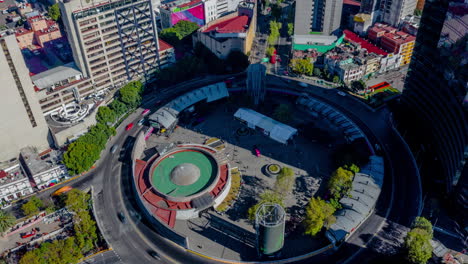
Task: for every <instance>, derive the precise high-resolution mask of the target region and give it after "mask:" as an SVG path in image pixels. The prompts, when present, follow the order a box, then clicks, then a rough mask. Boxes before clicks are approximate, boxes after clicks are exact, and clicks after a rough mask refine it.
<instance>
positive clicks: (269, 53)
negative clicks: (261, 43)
mask: <svg viewBox="0 0 468 264" xmlns="http://www.w3.org/2000/svg"><path fill="white" fill-rule="evenodd" d="M275 52H276V49H275V47H273V46H270V47H268V48H267V50H266V54H267V56H268V57H271V56H273V54H275Z"/></svg>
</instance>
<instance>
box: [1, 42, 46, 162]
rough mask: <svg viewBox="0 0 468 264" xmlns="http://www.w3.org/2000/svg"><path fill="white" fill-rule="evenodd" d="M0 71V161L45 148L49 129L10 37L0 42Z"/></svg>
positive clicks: (26, 69)
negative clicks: (29, 149) (22, 152)
mask: <svg viewBox="0 0 468 264" xmlns="http://www.w3.org/2000/svg"><path fill="white" fill-rule="evenodd" d="M0 72H1V73H2V74H1V75H0V82H1V83H2V85H1V86H0V94H1V95H2V96H1V97H0V100H1V105H2V111H0V149H1V151H0V161H4V160H8V159H11V158H13V157H16V156H17V155H18V153H19V151H20V149H22V148H24V147H27V146H35V147H37V149H38V150H39V151H42V150H45V149H48V148H49V142H48V134H49V129H48V127H47V124H46V122H45V119H44V116H43V113H42V111H41V109H40V107H39V104H38V99H37V97H36V94H35V92H34V87H33V85H32V83H31V79H30V77H29V70H28V68H27V67H26V65H25V63H24V59H23V56H22V54H21V50H20V49H19V47H18V44H17V42H16V38H15V36H14V35H9V36H6V37H4V38H1V39H0Z"/></svg>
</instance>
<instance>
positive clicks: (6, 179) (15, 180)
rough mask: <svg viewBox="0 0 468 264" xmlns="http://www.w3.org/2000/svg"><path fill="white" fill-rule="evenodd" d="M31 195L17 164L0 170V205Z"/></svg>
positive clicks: (29, 185)
mask: <svg viewBox="0 0 468 264" xmlns="http://www.w3.org/2000/svg"><path fill="white" fill-rule="evenodd" d="M31 193H33V188H32V187H31V184H30V183H29V178H28V176H26V174H25V173H24V172H23V169H22V168H21V166H20V164H19V163H16V164H14V165H12V166H10V167H8V168H5V169H3V170H0V203H1V204H2V205H4V204H5V203H8V202H11V201H13V200H16V199H19V198H21V197H23V196H25V195H28V194H31Z"/></svg>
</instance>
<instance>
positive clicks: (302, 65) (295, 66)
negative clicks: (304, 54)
mask: <svg viewBox="0 0 468 264" xmlns="http://www.w3.org/2000/svg"><path fill="white" fill-rule="evenodd" d="M290 67H291V68H292V70H293V71H294V72H295V73H297V74H301V75H308V76H312V73H313V70H314V65H313V64H312V63H311V62H310V60H308V59H292V60H291V63H290Z"/></svg>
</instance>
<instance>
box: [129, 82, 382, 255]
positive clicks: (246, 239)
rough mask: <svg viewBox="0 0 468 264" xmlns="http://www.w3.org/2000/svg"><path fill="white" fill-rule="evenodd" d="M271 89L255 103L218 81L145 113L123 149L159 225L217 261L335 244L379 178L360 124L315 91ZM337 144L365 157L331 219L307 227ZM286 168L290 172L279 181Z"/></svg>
mask: <svg viewBox="0 0 468 264" xmlns="http://www.w3.org/2000/svg"><path fill="white" fill-rule="evenodd" d="M272 93H275V96H266V98H267V99H265V101H264V102H263V103H262V105H260V106H258V107H254V106H252V105H249V102H248V100H246V99H245V92H243V91H242V90H237V91H236V90H235V89H229V90H228V89H227V88H226V86H225V84H224V83H218V84H214V85H210V86H207V87H203V88H200V89H197V90H194V91H191V92H188V93H186V94H184V95H181V96H179V97H177V98H175V99H173V100H172V101H170V102H167V103H166V104H165V105H163V106H160V107H158V108H155V109H152V114H150V115H148V116H147V117H145V119H146V120H145V126H143V127H142V129H141V131H140V132H139V134H138V135H137V136H136V138H135V143H134V145H133V149H132V151H131V161H132V172H133V173H132V175H133V189H134V194H135V196H136V197H137V199H136V200H137V201H138V205H139V207H140V208H139V209H140V211H141V212H142V213H143V215H144V216H145V218H146V219H148V220H149V222H150V223H151V224H152V225H153V227H154V229H155V230H156V231H157V232H159V233H160V234H161V235H163V236H165V237H166V238H167V239H169V240H171V241H173V242H174V243H176V244H177V245H179V246H181V247H183V248H185V249H188V250H191V251H193V252H196V253H197V254H199V255H204V256H208V257H210V258H214V259H217V260H221V261H227V262H229V261H235V262H236V261H237V262H239V261H259V260H261V259H265V258H267V259H276V260H279V259H283V262H284V263H287V262H293V261H295V260H299V259H301V258H303V257H304V256H310V254H313V253H311V252H323V251H326V250H331V249H333V248H337V247H338V246H339V245H340V243H341V242H343V241H345V240H346V239H347V237H349V235H350V234H351V233H352V232H353V231H354V230H355V229H356V228H357V227H358V226H359V225H361V224H362V222H364V221H365V219H366V218H367V216H368V215H369V214H370V212H371V211H372V209H373V207H374V206H375V203H376V201H377V199H378V197H379V194H380V190H381V187H382V183H383V161H382V158H381V157H379V156H377V155H376V154H375V152H374V150H373V147H371V146H372V145H371V144H370V143H369V141H368V140H367V137H366V136H365V134H364V133H363V132H362V130H361V129H360V128H359V127H358V126H357V125H356V124H355V123H353V122H352V121H351V120H350V119H349V118H348V117H346V116H345V115H343V114H342V113H340V112H339V111H338V110H336V109H334V108H333V107H331V106H330V105H327V104H325V103H323V102H321V101H319V100H317V99H315V98H313V97H309V96H305V95H304V94H300V93H294V94H292V95H291V94H286V95H285V94H284V92H282V93H279V92H275V91H274V90H270V91H268V92H267V95H270V94H272ZM285 105H286V106H287V107H285ZM251 108H252V109H255V110H252V109H251ZM279 108H282V109H283V111H284V108H287V109H288V118H283V123H282V122H279V121H277V120H275V119H274V118H278V119H281V114H278V112H279V110H278V109H279ZM283 116H284V115H283ZM350 147H351V148H359V149H360V150H359V151H355V152H352V151H351V152H349V148H350ZM343 151H348V153H350V154H352V155H354V154H356V153H358V154H359V152H360V154H361V155H362V153H364V155H365V156H366V162H365V164H360V165H361V167H360V171H359V172H358V173H355V175H354V180H353V183H352V189H351V190H350V194H349V195H348V196H346V195H345V196H344V197H342V198H341V200H340V201H339V202H340V204H341V205H342V209H340V210H338V211H337V212H336V213H335V217H336V221H335V223H334V224H332V225H331V226H328V228H327V229H325V228H324V229H323V230H322V232H320V233H318V234H317V235H316V236H310V235H307V234H305V228H304V225H303V222H304V219H305V217H306V210H305V209H306V206H307V204H308V203H309V201H310V200H311V198H312V197H323V199H324V200H327V196H328V195H329V193H328V190H327V189H328V187H327V184H328V179H329V178H330V175H331V174H332V173H333V172H334V171H335V170H336V169H337V165H336V162H335V159H336V154H337V153H339V152H343ZM358 154H356V155H358ZM285 171H289V172H290V175H289V176H291V177H292V178H291V179H292V180H291V181H289V183H287V184H286V185H284V186H289V187H285V188H283V189H281V188H278V186H279V184H278V182H280V181H282V180H281V179H280V178H281V177H283V176H282V175H284V173H285ZM282 186H283V185H282ZM272 192H279V193H280V194H281V197H282V198H281V201H280V202H273V203H271V201H270V202H269V203H266V204H264V205H263V206H262V205H257V206H258V209H251V208H257V207H254V206H255V205H256V204H257V203H258V201H259V200H261V199H262V197H264V196H265V195H266V193H272ZM361 196H362V197H361ZM265 208H267V209H265ZM249 209H250V210H249ZM252 210H256V211H253V212H252Z"/></svg>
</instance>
